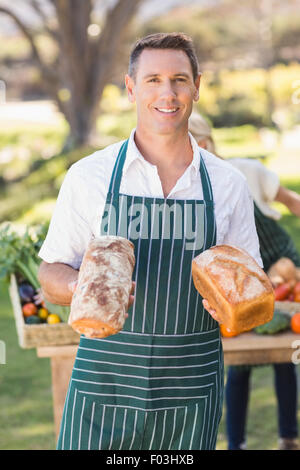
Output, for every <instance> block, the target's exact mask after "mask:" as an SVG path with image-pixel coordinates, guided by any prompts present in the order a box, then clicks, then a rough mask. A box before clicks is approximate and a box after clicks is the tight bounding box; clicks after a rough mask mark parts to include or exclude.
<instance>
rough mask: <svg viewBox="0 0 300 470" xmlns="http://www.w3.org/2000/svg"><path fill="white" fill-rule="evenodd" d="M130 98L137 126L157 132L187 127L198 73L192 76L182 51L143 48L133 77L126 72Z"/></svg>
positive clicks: (187, 60) (198, 79) (197, 93)
mask: <svg viewBox="0 0 300 470" xmlns="http://www.w3.org/2000/svg"><path fill="white" fill-rule="evenodd" d="M125 80H126V87H127V91H128V97H129V100H130V101H131V102H132V103H134V102H135V103H136V106H137V122H138V128H140V129H144V130H147V132H153V133H156V134H160V135H164V134H165V135H168V134H173V133H174V132H177V131H178V130H179V129H182V128H184V129H186V128H187V126H188V118H189V116H190V114H191V112H192V107H193V101H197V100H198V98H199V85H200V75H199V76H198V77H197V79H196V81H194V78H193V72H192V67H191V64H190V61H189V58H188V56H187V55H186V53H185V52H184V51H181V50H173V49H145V50H143V52H142V53H141V55H140V57H139V59H138V65H137V72H136V77H135V80H134V79H133V78H132V77H129V76H128V75H126V79H125Z"/></svg>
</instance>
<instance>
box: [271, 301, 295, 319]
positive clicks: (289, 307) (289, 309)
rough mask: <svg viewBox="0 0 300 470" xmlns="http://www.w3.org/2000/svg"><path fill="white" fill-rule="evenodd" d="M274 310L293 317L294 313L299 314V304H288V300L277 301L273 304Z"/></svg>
mask: <svg viewBox="0 0 300 470" xmlns="http://www.w3.org/2000/svg"><path fill="white" fill-rule="evenodd" d="M275 309H278V310H281V311H282V312H285V313H288V314H289V315H291V316H292V315H294V313H298V312H300V302H290V301H288V300H277V301H276V302H275Z"/></svg>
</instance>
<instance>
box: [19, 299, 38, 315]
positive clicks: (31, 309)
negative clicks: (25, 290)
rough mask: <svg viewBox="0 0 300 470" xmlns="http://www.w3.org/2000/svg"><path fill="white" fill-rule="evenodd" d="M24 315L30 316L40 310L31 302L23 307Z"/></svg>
mask: <svg viewBox="0 0 300 470" xmlns="http://www.w3.org/2000/svg"><path fill="white" fill-rule="evenodd" d="M22 311H23V315H24V317H30V316H31V315H35V314H36V313H37V311H38V309H37V306H36V305H35V304H33V303H31V302H28V303H27V304H24V305H23V307H22Z"/></svg>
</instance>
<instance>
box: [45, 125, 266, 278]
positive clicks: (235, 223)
mask: <svg viewBox="0 0 300 470" xmlns="http://www.w3.org/2000/svg"><path fill="white" fill-rule="evenodd" d="M134 133H135V129H133V131H132V132H131V134H130V138H129V142H128V149H127V154H126V160H125V164H124V167H123V175H122V180H121V186H120V193H122V194H128V195H130V196H133V195H136V196H144V197H153V198H154V197H156V198H164V194H163V189H162V185H161V181H160V178H159V175H158V172H157V167H156V166H155V165H152V164H151V163H149V162H148V161H147V160H145V159H144V158H143V156H142V155H141V153H140V152H139V150H138V148H137V146H136V144H135V141H134ZM189 136H190V141H191V145H192V149H193V160H192V162H191V164H190V165H189V166H188V168H187V169H186V170H185V172H184V174H183V175H182V176H181V177H180V178H179V179H178V180H177V182H176V184H175V186H174V187H173V189H172V190H171V192H170V193H169V194H168V196H167V198H168V199H203V192H202V185H201V178H200V172H199V165H200V151H201V155H202V157H203V159H204V162H205V165H206V168H207V171H208V174H209V177H210V181H211V185H212V190H213V198H214V203H215V217H216V225H217V245H221V244H229V245H233V246H237V247H240V248H242V249H244V250H245V251H247V252H248V253H249V254H250V255H251V256H252V257H253V258H254V259H255V260H256V261H257V262H258V264H259V265H260V266H262V260H261V257H260V253H259V241H258V237H257V233H256V229H255V222H254V211H253V200H252V197H251V195H250V193H249V190H248V186H247V183H246V179H245V177H244V176H243V175H242V173H241V172H240V171H239V170H237V169H236V168H234V167H233V166H232V165H230V164H229V163H227V162H225V161H223V160H221V159H219V158H217V157H216V156H214V155H213V154H211V153H209V152H207V151H206V150H204V149H202V148H201V149H200V148H199V147H198V145H197V143H196V141H195V139H194V138H193V137H192V135H191V134H189ZM122 143H123V141H122V142H118V143H116V144H112V145H110V146H108V147H106V148H105V149H103V150H99V151H96V152H94V153H93V154H91V155H89V156H87V157H85V158H82V159H81V160H79V161H78V162H76V163H75V164H73V165H72V166H71V167H70V169H69V170H68V172H67V174H66V176H65V178H64V181H63V184H62V186H61V189H60V191H59V195H58V198H57V201H56V205H55V209H54V213H53V215H52V218H51V222H50V227H49V231H48V234H47V237H46V239H45V241H44V243H43V245H42V248H41V250H40V252H39V256H40V257H41V258H42V259H43V260H44V261H46V262H48V263H54V262H60V263H65V264H68V265H70V266H72V267H73V268H75V269H78V268H79V267H80V264H81V261H82V258H83V255H84V252H85V250H86V247H87V245H88V243H89V241H90V239H91V238H92V237H95V236H99V235H100V226H101V219H102V215H103V211H104V206H105V202H106V196H107V192H108V188H109V183H110V179H111V175H112V171H113V167H114V164H115V161H116V158H117V155H118V152H119V149H120V147H121V145H122Z"/></svg>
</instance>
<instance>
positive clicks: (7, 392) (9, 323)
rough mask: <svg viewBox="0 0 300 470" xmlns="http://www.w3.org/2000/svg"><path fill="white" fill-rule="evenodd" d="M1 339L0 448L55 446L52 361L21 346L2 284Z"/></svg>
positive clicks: (5, 287)
mask: <svg viewBox="0 0 300 470" xmlns="http://www.w3.org/2000/svg"><path fill="white" fill-rule="evenodd" d="M0 312H1V313H0V331H1V333H0V335H1V336H0V339H1V341H4V343H5V346H6V364H0V390H1V393H0V422H1V427H0V448H1V449H2V450H16V449H17V450H45V449H53V448H54V447H55V438H54V428H53V411H52V390H51V370H50V361H49V359H47V358H37V355H36V350H35V349H28V350H27V349H21V348H20V346H19V344H18V339H17V332H16V327H15V321H14V317H13V313H12V307H11V304H10V299H9V296H8V292H7V286H6V285H5V284H4V283H0Z"/></svg>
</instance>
